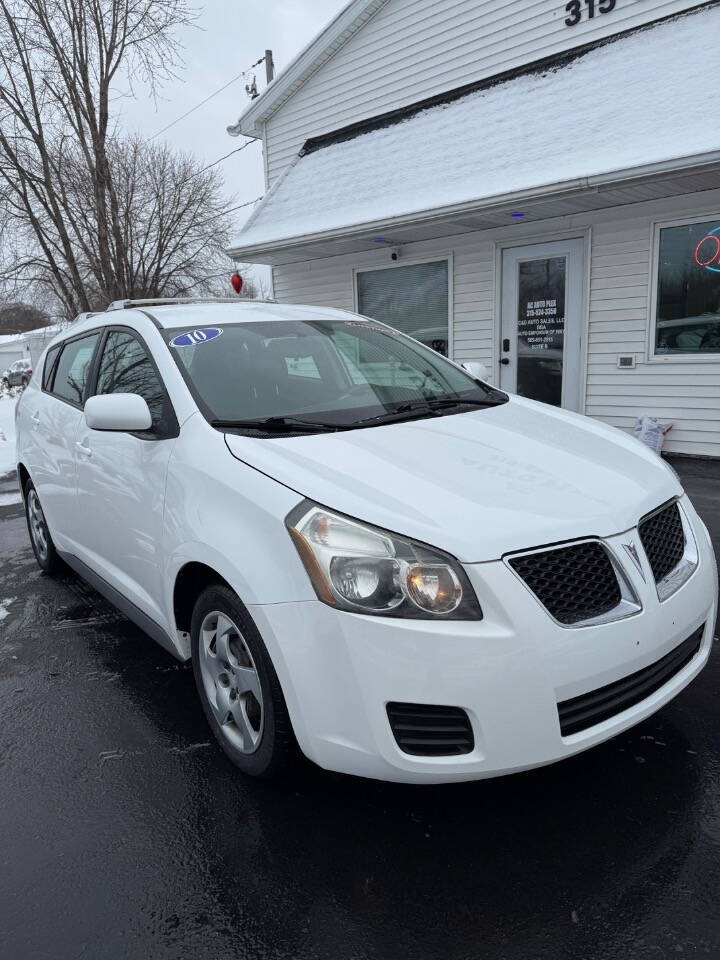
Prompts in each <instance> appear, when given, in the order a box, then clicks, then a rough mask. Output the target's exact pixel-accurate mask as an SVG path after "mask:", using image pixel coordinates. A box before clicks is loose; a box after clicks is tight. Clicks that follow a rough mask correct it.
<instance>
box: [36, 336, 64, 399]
mask: <svg viewBox="0 0 720 960" xmlns="http://www.w3.org/2000/svg"><path fill="white" fill-rule="evenodd" d="M64 347H65V344H64V342H63V341H60V343H54V344H53V345H52V346H51V347H48V350H47V353H46V354H45V359H44V360H43V368H42V374H41V375H40V389H41V390H42V391H43V392H44V393H49V392H50V385H51V384H52V382H53V381H54V379H55V367H56V366H57V362H58V360H59V359H60V354H61V353H62V352H63V349H64ZM53 353H54V356H53V357H52V363H51V364H50V366H49V367H48V362H49V361H50V354H53ZM59 399H62V398H59Z"/></svg>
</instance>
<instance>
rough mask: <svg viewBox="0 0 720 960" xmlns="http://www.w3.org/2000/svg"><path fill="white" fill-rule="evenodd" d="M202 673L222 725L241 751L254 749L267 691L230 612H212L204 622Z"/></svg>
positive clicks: (259, 730)
mask: <svg viewBox="0 0 720 960" xmlns="http://www.w3.org/2000/svg"><path fill="white" fill-rule="evenodd" d="M199 653H200V656H199V665H200V674H201V677H202V681H203V687H204V689H205V695H206V697H207V700H208V703H209V704H210V707H211V709H212V712H213V714H214V716H215V719H216V720H217V723H218V726H219V727H220V730H221V731H222V733H223V736H225V737H226V738H227V740H228V741H229V743H230V744H231V745H232V746H233V747H235V749H237V750H238V751H239V752H241V753H245V754H249V753H254V752H255V751H256V750H257V748H258V747H259V746H260V740H261V738H262V732H263V720H264V711H263V695H262V688H261V686H260V677H259V675H258V672H257V667H256V666H255V661H254V660H253V656H252V654H251V653H250V650H249V648H248V645H247V643H246V642H245V639H244V637H243V635H242V632H241V631H240V629H239V628H238V626H237V625H236V624H235V623H234V622H233V621H232V620H231V619H230V617H228V615H227V614H226V613H222V612H221V611H219V610H214V611H212V612H211V613H208V614H207V616H206V617H205V619H204V620H203V622H202V624H201V626H200V646H199Z"/></svg>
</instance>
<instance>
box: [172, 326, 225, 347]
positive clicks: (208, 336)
mask: <svg viewBox="0 0 720 960" xmlns="http://www.w3.org/2000/svg"><path fill="white" fill-rule="evenodd" d="M221 335H222V328H221V327H200V329H199V330H188V331H187V333H179V334H178V335H177V336H176V337H173V338H172V340H171V341H170V346H171V347H195V346H197V345H198V344H199V343H207V342H208V341H209V340H215V338H216V337H219V336H221Z"/></svg>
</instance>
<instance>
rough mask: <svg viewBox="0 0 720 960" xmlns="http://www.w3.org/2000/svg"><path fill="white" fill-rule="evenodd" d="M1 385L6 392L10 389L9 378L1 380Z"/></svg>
mask: <svg viewBox="0 0 720 960" xmlns="http://www.w3.org/2000/svg"><path fill="white" fill-rule="evenodd" d="M0 385H1V386H3V387H4V388H5V389H6V390H9V389H10V381H9V380H8V378H7V377H3V378H2V380H0Z"/></svg>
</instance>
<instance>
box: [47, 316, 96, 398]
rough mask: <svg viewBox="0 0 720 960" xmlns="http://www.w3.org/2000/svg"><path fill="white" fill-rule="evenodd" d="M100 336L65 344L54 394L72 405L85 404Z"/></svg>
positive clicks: (53, 389) (92, 335)
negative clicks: (89, 376) (88, 382)
mask: <svg viewBox="0 0 720 960" xmlns="http://www.w3.org/2000/svg"><path fill="white" fill-rule="evenodd" d="M98 336H99V335H98V334H97V333H93V334H91V335H90V336H88V337H80V338H79V339H78V340H71V341H70V343H66V344H65V346H64V347H63V351H62V353H61V354H60V359H59V360H58V362H57V368H56V371H55V377H54V380H53V387H52V392H53V393H54V394H55V396H57V397H61V398H62V399H63V400H69V401H70V402H71V403H82V402H83V398H84V396H85V387H86V385H87V380H88V375H89V373H90V363H91V361H92V358H93V353H94V352H95V345H96V343H97V341H98Z"/></svg>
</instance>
